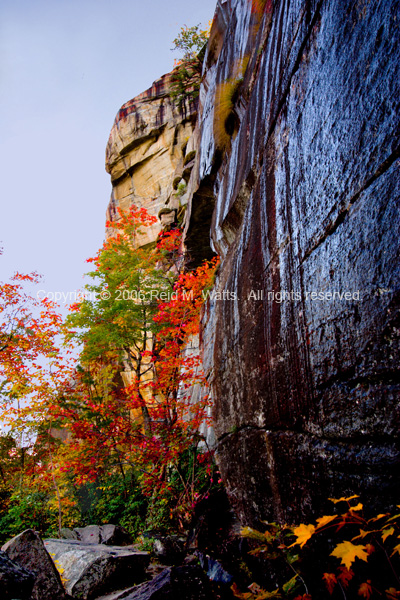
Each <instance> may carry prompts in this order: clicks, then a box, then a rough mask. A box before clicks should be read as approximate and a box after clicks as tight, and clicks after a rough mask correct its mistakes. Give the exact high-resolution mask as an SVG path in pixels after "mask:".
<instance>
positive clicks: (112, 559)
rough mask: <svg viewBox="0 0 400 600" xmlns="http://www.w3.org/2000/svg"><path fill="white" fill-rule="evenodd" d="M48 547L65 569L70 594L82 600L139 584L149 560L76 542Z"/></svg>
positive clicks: (145, 555)
mask: <svg viewBox="0 0 400 600" xmlns="http://www.w3.org/2000/svg"><path fill="white" fill-rule="evenodd" d="M45 546H46V548H47V550H48V552H49V554H50V555H51V557H52V559H53V560H54V561H55V563H56V565H57V568H60V570H61V569H62V574H63V579H64V581H65V587H66V590H67V592H68V593H69V594H70V595H71V596H74V597H77V598H81V599H82V600H93V599H94V598H97V597H98V596H101V595H104V594H106V593H109V592H113V591H114V590H117V589H121V588H123V587H128V586H131V585H133V584H134V583H140V582H141V581H143V580H144V579H145V569H146V567H147V566H148V564H149V560H150V559H149V555H148V553H147V552H136V551H132V550H129V549H125V548H120V547H117V546H104V545H101V544H84V543H82V542H79V541H74V540H68V541H67V540H52V539H50V540H45Z"/></svg>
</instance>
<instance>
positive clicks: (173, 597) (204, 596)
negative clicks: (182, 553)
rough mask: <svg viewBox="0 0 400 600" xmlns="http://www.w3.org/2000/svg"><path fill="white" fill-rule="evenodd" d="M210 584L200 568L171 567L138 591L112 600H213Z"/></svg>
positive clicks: (213, 595)
mask: <svg viewBox="0 0 400 600" xmlns="http://www.w3.org/2000/svg"><path fill="white" fill-rule="evenodd" d="M213 598H216V596H215V594H214V592H213V590H212V588H211V585H210V582H209V581H208V579H207V577H206V576H205V574H204V572H203V571H202V569H200V567H196V566H187V567H170V568H168V569H165V570H164V571H163V572H162V573H160V574H159V575H157V577H155V578H154V579H153V580H152V581H149V582H148V583H144V584H143V585H141V586H140V587H139V588H138V589H137V590H134V591H132V592H129V591H127V592H122V593H121V595H119V596H117V597H116V598H115V599H112V600H122V599H125V600H178V599H179V600H213Z"/></svg>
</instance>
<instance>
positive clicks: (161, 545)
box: [153, 535, 185, 565]
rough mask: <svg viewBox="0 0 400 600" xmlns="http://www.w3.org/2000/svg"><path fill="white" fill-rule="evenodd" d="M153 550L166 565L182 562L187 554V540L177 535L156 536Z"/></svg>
mask: <svg viewBox="0 0 400 600" xmlns="http://www.w3.org/2000/svg"><path fill="white" fill-rule="evenodd" d="M153 552H154V554H155V555H156V556H157V558H158V559H159V561H160V562H162V563H163V564H166V565H173V564H177V563H180V562H181V561H182V559H183V557H184V555H185V540H184V539H183V538H179V537H178V536H177V535H167V536H159V537H156V538H155V540H154V542H153Z"/></svg>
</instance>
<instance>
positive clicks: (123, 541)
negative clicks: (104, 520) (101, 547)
mask: <svg viewBox="0 0 400 600" xmlns="http://www.w3.org/2000/svg"><path fill="white" fill-rule="evenodd" d="M65 531H66V532H68V534H67V535H63V538H66V539H77V540H79V541H81V542H83V543H84V544H106V546H128V545H129V544H132V542H133V540H132V537H131V536H130V534H129V533H128V532H127V531H126V529H124V528H123V527H120V526H119V525H111V524H107V525H87V527H76V528H75V529H74V530H73V531H72V530H71V529H68V530H65ZM73 534H75V536H76V537H73Z"/></svg>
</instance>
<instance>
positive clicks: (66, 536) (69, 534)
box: [60, 527, 79, 540]
mask: <svg viewBox="0 0 400 600" xmlns="http://www.w3.org/2000/svg"><path fill="white" fill-rule="evenodd" d="M60 534H61V537H62V539H63V540H79V536H78V534H77V532H76V531H75V530H74V529H68V527H62V529H61V530H60Z"/></svg>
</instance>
